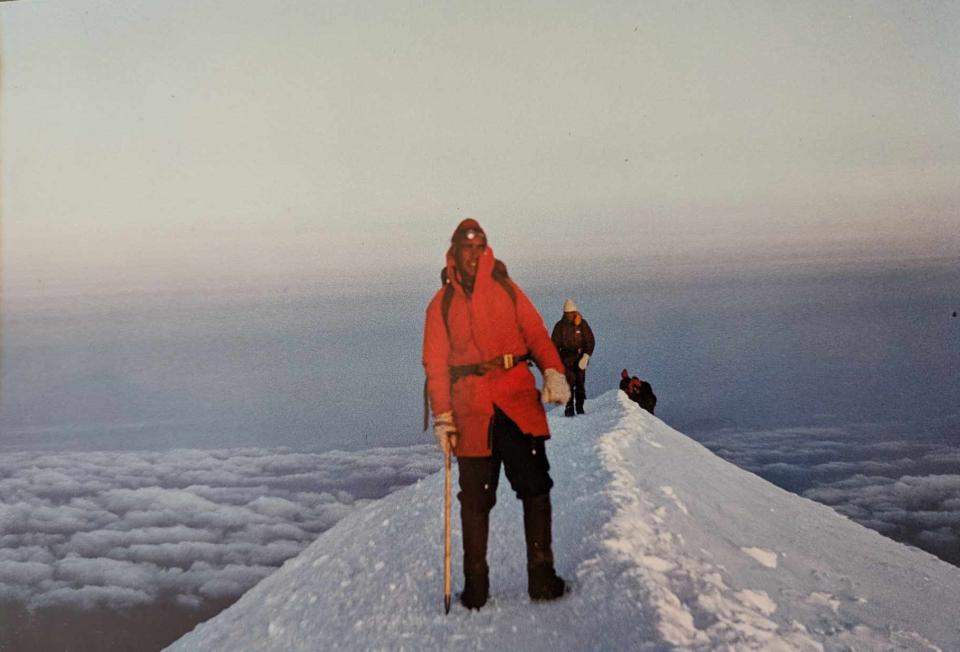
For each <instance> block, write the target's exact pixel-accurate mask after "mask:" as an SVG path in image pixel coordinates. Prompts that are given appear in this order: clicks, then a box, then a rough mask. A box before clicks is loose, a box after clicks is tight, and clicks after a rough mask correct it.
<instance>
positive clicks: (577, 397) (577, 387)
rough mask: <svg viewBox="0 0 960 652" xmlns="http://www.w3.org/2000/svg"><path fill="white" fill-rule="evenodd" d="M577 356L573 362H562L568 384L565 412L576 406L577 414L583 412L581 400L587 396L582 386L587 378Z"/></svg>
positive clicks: (568, 412)
mask: <svg viewBox="0 0 960 652" xmlns="http://www.w3.org/2000/svg"><path fill="white" fill-rule="evenodd" d="M578 361H579V358H577V361H575V362H574V363H573V364H564V365H563V366H564V371H566V376H567V384H568V385H570V401H569V402H568V403H567V410H566V412H567V414H570V413H572V412H573V411H574V407H576V411H577V414H583V402H584V401H585V400H586V398H587V390H586V388H585V387H584V386H583V385H584V383H585V382H586V379H587V372H586V370H585V369H581V368H580V365H579V364H578Z"/></svg>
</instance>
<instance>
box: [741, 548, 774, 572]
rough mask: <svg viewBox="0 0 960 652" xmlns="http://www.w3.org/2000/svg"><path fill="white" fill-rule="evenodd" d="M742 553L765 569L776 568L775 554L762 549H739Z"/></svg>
mask: <svg viewBox="0 0 960 652" xmlns="http://www.w3.org/2000/svg"><path fill="white" fill-rule="evenodd" d="M740 550H742V551H743V552H745V553H747V554H748V555H750V556H751V557H753V559H754V561H756V562H757V563H759V564H760V565H761V566H766V567H767V568H776V567H777V553H775V552H771V551H769V550H764V549H763V548H740Z"/></svg>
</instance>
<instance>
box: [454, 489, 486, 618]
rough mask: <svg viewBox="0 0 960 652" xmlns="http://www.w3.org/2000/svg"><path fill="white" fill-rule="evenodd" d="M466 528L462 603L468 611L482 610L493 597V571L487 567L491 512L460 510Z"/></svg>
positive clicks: (464, 529)
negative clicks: (491, 579) (491, 593)
mask: <svg viewBox="0 0 960 652" xmlns="http://www.w3.org/2000/svg"><path fill="white" fill-rule="evenodd" d="M460 523H461V525H462V526H463V578H464V585H463V593H461V594H460V603H461V604H462V605H463V606H464V607H466V608H467V609H479V608H480V607H482V606H483V605H485V604H486V603H487V597H488V596H489V595H490V571H489V568H488V567H487V536H488V533H489V530H490V511H489V510H486V511H484V510H470V509H464V508H463V506H461V508H460Z"/></svg>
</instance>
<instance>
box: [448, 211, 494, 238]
mask: <svg viewBox="0 0 960 652" xmlns="http://www.w3.org/2000/svg"><path fill="white" fill-rule="evenodd" d="M477 238H479V239H480V240H482V241H483V244H487V234H486V233H484V232H483V228H482V227H481V226H480V223H479V222H477V221H476V220H475V219H473V218H472V217H468V218H467V219H465V220H463V221H462V222H460V224H458V225H457V228H456V230H454V232H453V236H451V238H450V242H452V243H453V244H454V245H462V244H467V243H468V242H473V241H474V240H476V239H477Z"/></svg>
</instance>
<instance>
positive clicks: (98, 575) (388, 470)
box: [0, 445, 439, 608]
mask: <svg viewBox="0 0 960 652" xmlns="http://www.w3.org/2000/svg"><path fill="white" fill-rule="evenodd" d="M438 468H439V459H438V456H437V454H436V450H435V448H434V447H433V446H429V445H428V446H414V447H408V448H390V449H386V448H381V449H374V450H369V451H364V452H361V453H341V452H330V453H322V454H313V453H298V452H292V451H290V450H287V449H260V448H250V449H233V450H213V451H200V450H175V451H169V452H135V453H69V454H48V453H13V454H6V455H4V456H3V458H2V459H0V601H16V602H21V603H24V604H26V605H27V606H29V607H31V608H41V607H52V606H72V607H83V608H93V607H97V606H108V607H128V606H136V605H142V604H148V603H151V602H154V601H157V600H160V599H172V600H176V601H177V602H178V603H180V604H183V605H188V606H196V605H199V604H201V603H202V602H203V601H204V600H205V599H213V598H235V597H238V596H240V595H241V594H242V593H244V592H245V591H246V590H247V589H249V588H250V587H251V586H253V585H254V584H255V583H256V582H258V581H259V580H260V579H262V578H263V577H265V576H266V575H268V574H269V573H271V572H272V571H273V570H274V569H275V568H276V567H278V566H280V565H281V564H282V563H283V562H284V561H285V560H287V559H289V558H290V557H292V556H294V555H296V554H297V553H299V552H300V550H302V549H303V548H304V547H305V546H306V545H307V544H308V543H309V542H311V541H312V540H313V539H314V538H316V536H317V535H318V534H319V533H321V532H323V531H324V530H326V529H328V528H330V527H331V526H332V525H333V524H335V523H336V522H337V521H339V520H340V519H341V518H343V517H344V516H345V515H346V514H348V513H350V512H351V511H352V510H354V509H355V508H356V507H357V506H358V505H361V504H364V503H365V502H367V501H369V500H371V499H376V498H379V497H382V496H384V495H386V494H387V493H389V492H391V491H394V490H395V489H398V488H400V487H403V486H405V485H408V484H410V483H413V482H416V481H417V480H418V479H420V478H422V477H424V476H426V475H429V474H431V473H433V472H435V471H436V470H437V469H438Z"/></svg>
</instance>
